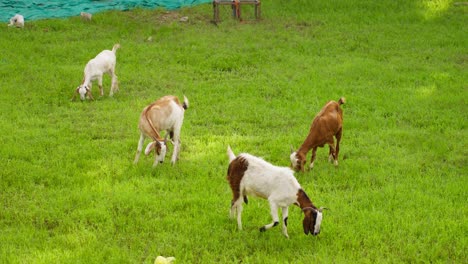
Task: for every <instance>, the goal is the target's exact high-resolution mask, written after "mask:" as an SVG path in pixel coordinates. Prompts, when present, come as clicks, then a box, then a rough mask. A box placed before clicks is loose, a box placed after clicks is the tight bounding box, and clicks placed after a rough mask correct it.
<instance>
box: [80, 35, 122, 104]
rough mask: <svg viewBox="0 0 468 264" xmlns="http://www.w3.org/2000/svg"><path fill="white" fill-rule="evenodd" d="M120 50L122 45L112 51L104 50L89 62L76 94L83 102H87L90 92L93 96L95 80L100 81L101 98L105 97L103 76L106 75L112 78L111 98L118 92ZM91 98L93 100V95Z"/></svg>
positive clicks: (117, 45) (116, 46) (116, 45)
mask: <svg viewBox="0 0 468 264" xmlns="http://www.w3.org/2000/svg"><path fill="white" fill-rule="evenodd" d="M118 48H120V44H115V45H114V47H112V50H103V51H101V52H100V53H99V54H98V55H96V57H94V58H93V59H91V60H90V61H88V63H87V64H86V66H85V68H84V78H83V83H82V84H81V85H80V86H78V88H77V89H76V93H79V94H80V99H81V100H85V98H86V94H88V92H89V94H90V95H91V87H92V82H93V81H94V80H97V81H98V85H99V92H100V94H101V96H103V95H104V90H103V88H102V75H103V74H104V73H107V74H109V75H110V76H111V78H112V81H111V82H112V83H111V89H110V92H109V96H113V95H114V92H116V91H118V89H119V88H118V81H117V75H116V74H115V64H116V52H117V49H118ZM76 93H75V95H76ZM90 97H91V98H92V95H91V96H90ZM73 98H75V96H73Z"/></svg>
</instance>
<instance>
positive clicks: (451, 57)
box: [0, 0, 468, 263]
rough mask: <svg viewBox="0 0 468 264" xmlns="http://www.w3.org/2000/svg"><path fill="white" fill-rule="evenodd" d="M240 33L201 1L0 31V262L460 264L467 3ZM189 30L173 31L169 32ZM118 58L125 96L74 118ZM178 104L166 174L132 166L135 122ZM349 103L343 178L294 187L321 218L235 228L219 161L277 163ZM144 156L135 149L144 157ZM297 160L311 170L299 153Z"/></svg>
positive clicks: (257, 206)
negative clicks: (102, 62) (85, 90)
mask: <svg viewBox="0 0 468 264" xmlns="http://www.w3.org/2000/svg"><path fill="white" fill-rule="evenodd" d="M242 11H243V12H242V16H243V18H244V19H243V21H241V22H239V21H235V20H233V19H232V18H231V17H230V15H231V14H230V12H231V11H230V8H229V7H228V6H224V7H221V22H219V23H213V22H212V15H213V14H212V6H211V4H206V5H200V6H196V7H193V8H184V9H181V10H176V11H166V10H141V9H136V10H132V11H128V12H121V11H111V12H103V13H97V14H94V15H93V20H92V21H89V22H87V21H83V20H81V19H80V18H79V17H78V16H77V17H71V18H66V19H49V20H39V21H28V20H27V19H26V26H25V28H23V29H17V28H11V27H10V28H9V27H7V26H6V24H7V22H6V21H5V22H4V23H3V24H4V25H3V26H2V27H0V51H1V52H0V108H1V111H0V116H1V118H0V130H1V136H0V146H1V147H0V262H1V263H153V262H154V260H155V258H156V257H157V256H158V255H163V256H174V257H176V259H177V260H176V263H420V262H422V263H467V259H468V258H467V253H466V252H467V247H468V245H467V235H468V207H467V200H468V199H467V198H468V195H467V190H468V178H467V173H466V168H467V155H468V151H467V147H468V146H467V128H466V125H467V117H468V116H467V110H468V109H467V104H466V97H467V89H468V87H467V77H468V74H467V62H468V50H467V47H468V38H467V36H468V34H467V33H468V30H467V27H466V25H467V24H468V23H467V22H468V19H467V12H468V6H466V5H464V4H463V3H462V4H460V3H455V2H453V1H448V0H381V1H371V0H362V1H358V0H342V1H325V0H307V1H306V0H289V1H281V0H268V1H262V19H261V20H259V21H255V19H254V16H253V8H252V7H247V6H245V7H243V9H242ZM185 16H187V17H188V21H186V22H181V21H180V19H181V18H182V17H185ZM115 43H120V45H121V48H120V49H119V50H118V51H117V67H116V71H117V76H118V78H119V84H120V91H119V92H118V93H117V94H116V95H115V96H114V97H112V98H110V97H109V96H108V93H109V88H110V78H109V77H108V76H105V77H104V90H105V96H103V97H100V96H99V92H98V87H97V83H95V84H94V86H93V94H94V96H95V98H96V100H95V101H85V102H81V101H79V100H77V101H71V100H70V99H71V98H72V96H73V92H74V90H75V88H76V87H77V86H78V85H79V84H80V83H81V81H82V79H83V69H84V66H85V64H86V63H87V61H88V60H90V59H91V58H93V57H94V56H95V55H96V54H98V53H99V52H100V51H102V50H104V49H111V48H112V46H113V45H114V44H115ZM169 94H172V95H176V96H178V97H179V98H181V99H182V98H183V96H184V95H185V96H187V98H188V99H189V100H190V107H189V109H188V110H187V111H186V113H185V121H184V125H183V128H182V136H181V141H182V149H181V153H180V159H179V161H178V162H177V163H176V165H175V166H171V164H170V155H171V154H172V145H169V149H170V151H169V153H168V155H167V157H166V162H165V163H163V164H161V165H159V166H158V167H157V168H154V169H153V168H152V162H153V158H154V156H153V155H150V156H144V155H142V157H141V158H140V162H139V163H138V164H136V165H134V164H133V159H134V156H135V152H136V147H137V141H138V138H139V132H138V128H137V124H138V118H139V115H140V112H141V110H142V109H143V108H144V107H145V106H146V105H148V104H150V103H151V102H153V101H154V100H156V99H157V98H159V97H162V96H164V95H169ZM341 96H343V97H345V98H346V101H347V103H346V104H345V105H343V106H342V108H343V111H344V131H343V139H342V141H341V151H340V156H339V166H338V167H336V168H335V167H334V166H333V165H332V164H330V163H328V157H327V156H328V149H327V148H321V149H319V150H318V151H317V160H316V162H315V167H314V168H313V170H309V171H306V172H305V173H296V174H295V175H296V178H297V179H298V181H299V182H300V183H301V185H302V187H303V188H304V190H305V191H306V192H307V194H308V195H309V197H310V198H311V200H312V201H313V202H314V204H315V205H317V206H325V207H328V208H329V209H330V210H328V211H325V212H324V220H323V223H322V230H321V234H320V235H319V236H316V237H314V236H305V235H304V233H303V230H302V217H303V216H302V212H301V210H300V209H299V208H298V207H296V206H291V207H290V212H289V221H288V224H289V226H288V231H289V236H290V238H289V239H286V238H285V237H284V236H283V235H282V234H281V227H275V228H273V229H271V230H268V231H267V232H263V233H261V232H259V230H258V228H259V227H261V226H263V225H265V224H267V223H270V222H271V217H270V213H269V206H268V202H267V201H265V200H262V199H259V198H250V199H249V204H248V205H245V206H244V211H243V226H244V230H242V231H238V230H237V224H236V221H235V220H233V219H229V207H230V201H231V197H232V196H231V195H232V194H231V190H230V188H229V185H228V183H227V181H226V172H227V166H228V158H227V155H226V147H227V145H231V147H232V149H233V151H234V152H235V153H236V154H239V153H241V152H248V153H251V154H253V155H256V156H260V157H263V158H264V159H265V160H267V161H269V162H271V163H273V164H275V165H278V166H289V163H290V161H289V154H290V149H291V146H293V147H294V148H296V149H297V148H298V147H299V146H300V145H301V144H302V142H303V140H304V139H305V138H306V136H307V134H308V131H309V127H310V124H311V122H312V119H313V118H314V116H315V115H316V113H318V111H319V110H320V109H321V107H322V106H323V105H324V104H325V103H327V102H328V101H330V100H338V99H339V98H340V97H341ZM146 143H149V141H148V140H147V141H146ZM309 159H310V154H309Z"/></svg>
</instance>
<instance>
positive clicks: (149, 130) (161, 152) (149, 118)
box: [133, 95, 189, 167]
mask: <svg viewBox="0 0 468 264" xmlns="http://www.w3.org/2000/svg"><path fill="white" fill-rule="evenodd" d="M188 106H189V102H188V99H187V97H185V96H184V102H183V103H182V104H181V103H180V102H179V99H178V98H177V97H175V96H172V95H166V96H164V97H161V98H160V99H158V100H157V101H155V102H154V103H152V104H150V105H148V106H147V107H145V108H144V109H143V111H142V112H141V115H140V122H139V124H138V128H139V129H140V140H139V141H138V149H137V153H136V155H135V160H134V162H133V163H135V164H136V163H138V160H139V159H140V153H141V150H142V149H143V143H144V141H145V137H150V138H151V139H152V140H153V141H152V142H151V143H149V144H148V145H147V146H146V149H145V155H148V154H149V153H150V152H151V151H152V150H153V149H154V150H155V153H156V157H155V158H154V163H153V167H156V166H157V165H158V162H159V163H162V162H164V157H165V156H166V150H167V147H166V139H167V135H170V138H171V140H172V144H173V145H174V151H173V153H172V159H171V163H172V165H174V164H175V162H176V160H177V159H178V158H179V151H180V129H181V128H182V123H183V121H184V112H185V110H186V109H187V108H188ZM164 130H166V132H167V133H166V138H164V139H163V138H162V137H161V135H160V132H161V131H164Z"/></svg>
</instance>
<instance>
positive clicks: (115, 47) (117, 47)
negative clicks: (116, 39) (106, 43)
mask: <svg viewBox="0 0 468 264" xmlns="http://www.w3.org/2000/svg"><path fill="white" fill-rule="evenodd" d="M119 48H120V44H119V43H117V44H115V45H114V47H112V52H114V53H116V52H117V49H119Z"/></svg>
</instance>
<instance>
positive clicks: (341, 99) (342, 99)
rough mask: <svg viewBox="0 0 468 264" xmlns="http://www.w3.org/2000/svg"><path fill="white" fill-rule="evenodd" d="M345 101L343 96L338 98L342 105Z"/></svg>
mask: <svg viewBox="0 0 468 264" xmlns="http://www.w3.org/2000/svg"><path fill="white" fill-rule="evenodd" d="M345 103H346V99H345V98H344V97H341V98H340V100H338V104H339V105H342V104H345Z"/></svg>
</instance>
